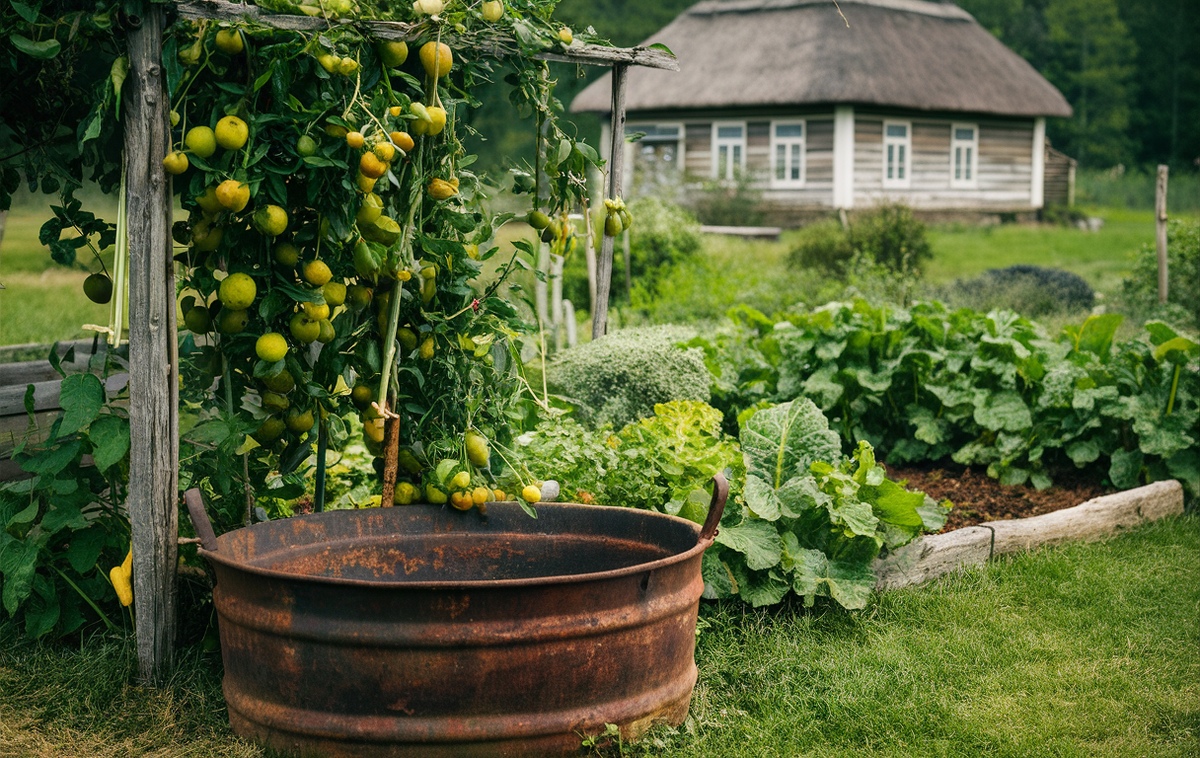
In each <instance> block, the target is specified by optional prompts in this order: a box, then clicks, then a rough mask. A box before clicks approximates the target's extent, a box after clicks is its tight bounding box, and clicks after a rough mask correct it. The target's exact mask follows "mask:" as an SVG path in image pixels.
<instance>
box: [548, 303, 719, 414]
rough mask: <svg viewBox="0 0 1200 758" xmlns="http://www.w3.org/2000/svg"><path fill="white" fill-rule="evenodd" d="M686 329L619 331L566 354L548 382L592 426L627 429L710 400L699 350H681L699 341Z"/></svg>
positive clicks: (550, 371) (551, 368)
mask: <svg viewBox="0 0 1200 758" xmlns="http://www.w3.org/2000/svg"><path fill="white" fill-rule="evenodd" d="M693 334H694V332H691V331H690V330H687V329H684V328H682V327H648V328H641V329H628V330H623V331H618V332H614V333H612V334H609V335H607V336H606V337H604V338H603V339H599V340H596V341H594V342H587V343H584V344H582V345H579V346H578V347H576V348H573V349H571V350H568V351H566V352H565V353H563V354H562V355H561V356H560V357H559V358H557V359H556V360H555V361H554V362H553V363H551V364H550V365H548V366H547V367H546V379H547V381H548V382H549V384H550V385H551V387H552V389H554V390H555V391H556V392H558V393H559V394H561V395H563V396H565V397H567V398H568V399H570V400H571V401H572V402H574V403H575V404H576V405H577V406H578V407H579V416H580V420H581V421H583V423H585V424H588V425H589V426H593V427H597V426H602V425H604V424H611V425H613V426H614V427H623V426H624V425H625V424H628V423H630V422H632V421H636V420H637V419H640V418H645V417H646V416H650V415H651V414H652V413H653V412H654V406H655V405H657V404H658V403H667V402H670V401H672V400H702V401H707V400H708V397H709V395H708V385H709V379H708V371H707V369H705V367H704V361H703V359H702V356H701V355H700V353H699V351H695V350H685V349H680V348H678V347H676V346H675V345H676V343H678V342H681V341H683V340H685V339H688V338H690V337H691V336H693Z"/></svg>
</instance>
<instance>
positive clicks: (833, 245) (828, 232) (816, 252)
mask: <svg viewBox="0 0 1200 758" xmlns="http://www.w3.org/2000/svg"><path fill="white" fill-rule="evenodd" d="M853 255H854V248H853V247H851V246H850V237H849V235H848V234H846V230H845V229H843V228H842V225H841V223H839V222H838V220H837V219H832V218H830V219H825V220H824V221H818V222H816V223H815V224H809V225H808V226H806V227H804V228H803V229H801V230H800V233H799V235H798V236H797V237H796V240H795V242H794V244H793V247H792V251H791V253H789V255H788V263H790V264H791V265H792V266H795V267H797V268H816V269H821V270H823V271H828V272H830V273H833V274H840V273H843V272H844V271H845V270H846V267H847V265H849V263H850V258H851V256H853Z"/></svg>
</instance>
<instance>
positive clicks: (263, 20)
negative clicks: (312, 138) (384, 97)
mask: <svg viewBox="0 0 1200 758" xmlns="http://www.w3.org/2000/svg"><path fill="white" fill-rule="evenodd" d="M175 7H176V10H178V11H179V15H180V16H182V17H183V18H189V19H212V20H215V21H251V22H254V23H256V24H261V25H263V26H269V27H271V28H273V29H283V30H285V31H297V32H300V31H321V30H324V29H332V28H335V27H342V26H352V27H354V28H356V29H358V30H359V31H360V32H361V33H362V34H363V35H365V36H368V37H372V38H374V39H384V40H404V41H412V40H415V39H418V38H420V37H421V35H422V34H424V33H425V32H426V31H427V30H428V28H429V26H428V24H425V23H421V24H410V23H407V22H402V21H355V20H352V19H328V20H326V19H324V18H317V17H310V16H288V15H284V14H276V13H268V12H266V11H263V10H262V9H260V8H258V7H257V6H254V5H242V4H240V3H231V2H227V0H183V1H182V2H178V3H176V5H175ZM474 47H475V49H477V50H479V51H481V52H484V53H486V54H488V55H493V56H495V57H497V58H503V57H506V56H507V55H510V54H511V53H512V51H514V50H516V41H515V40H513V39H510V38H502V37H497V38H495V39H493V40H486V39H485V40H482V41H480V42H479V43H477V44H475V45H474ZM535 57H537V58H539V59H541V60H547V61H558V62H562V63H577V64H584V65H591V66H608V65H612V64H614V63H624V64H627V65H631V66H646V67H648V68H661V69H665V70H667V71H678V70H679V62H678V61H676V60H675V56H674V55H671V54H670V53H668V52H665V51H663V50H657V49H651V48H648V47H630V48H621V47H606V46H605V45H590V44H585V43H582V42H580V43H575V44H572V45H571V46H570V47H569V48H567V49H566V50H564V51H562V52H554V53H550V52H546V53H540V54H538V55H537V56H535Z"/></svg>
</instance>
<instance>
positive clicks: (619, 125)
mask: <svg viewBox="0 0 1200 758" xmlns="http://www.w3.org/2000/svg"><path fill="white" fill-rule="evenodd" d="M628 72H629V65H628V64H625V63H615V64H613V77H612V140H611V141H612V145H611V146H610V149H609V158H608V197H609V198H616V197H619V196H620V195H621V182H622V179H623V175H624V173H625V81H626V74H627V73H628ZM615 241H616V238H615V237H610V236H608V235H607V234H606V235H604V243H603V244H602V245H601V246H600V257H599V259H598V260H597V261H596V301H595V303H594V304H593V307H592V339H599V338H601V337H603V336H604V333H605V332H606V331H607V329H608V293H609V291H611V289H612V271H613V244H614V242H615Z"/></svg>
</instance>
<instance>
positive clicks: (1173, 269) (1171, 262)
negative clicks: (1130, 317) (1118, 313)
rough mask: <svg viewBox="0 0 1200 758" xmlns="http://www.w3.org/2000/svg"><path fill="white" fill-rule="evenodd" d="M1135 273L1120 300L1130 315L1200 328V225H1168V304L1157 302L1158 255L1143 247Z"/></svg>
mask: <svg viewBox="0 0 1200 758" xmlns="http://www.w3.org/2000/svg"><path fill="white" fill-rule="evenodd" d="M1132 268H1133V270H1132V271H1131V272H1130V274H1129V276H1128V277H1126V279H1125V281H1124V282H1122V284H1121V293H1120V299H1121V304H1122V306H1123V307H1124V308H1127V309H1129V310H1130V311H1131V312H1133V313H1135V314H1138V315H1142V316H1149V317H1152V318H1161V319H1164V320H1167V321H1170V322H1172V323H1174V324H1177V325H1178V326H1180V327H1182V328H1185V329H1191V330H1196V329H1198V328H1200V315H1198V311H1197V306H1196V282H1200V225H1197V224H1196V223H1194V222H1188V221H1178V220H1173V221H1171V222H1169V223H1168V225H1167V273H1168V285H1169V286H1168V288H1167V302H1166V304H1165V305H1159V302H1158V252H1157V250H1156V249H1155V247H1154V246H1153V245H1142V249H1141V250H1139V251H1138V252H1137V253H1135V254H1134V255H1133V267H1132Z"/></svg>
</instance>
